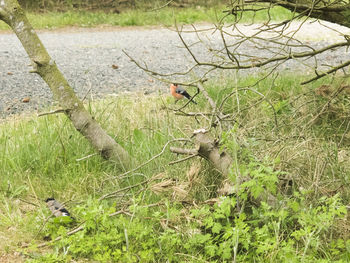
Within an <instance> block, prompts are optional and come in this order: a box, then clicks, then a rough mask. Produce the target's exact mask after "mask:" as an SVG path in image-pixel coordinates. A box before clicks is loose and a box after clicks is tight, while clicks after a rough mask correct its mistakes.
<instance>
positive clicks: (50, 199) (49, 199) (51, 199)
mask: <svg viewBox="0 0 350 263" xmlns="http://www.w3.org/2000/svg"><path fill="white" fill-rule="evenodd" d="M53 200H55V198H53V197H49V198H47V199H46V200H45V202H46V203H47V202H49V201H53Z"/></svg>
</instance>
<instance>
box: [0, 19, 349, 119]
mask: <svg viewBox="0 0 350 263" xmlns="http://www.w3.org/2000/svg"><path fill="white" fill-rule="evenodd" d="M204 27H208V25H202V26H200V28H204ZM255 27H256V26H247V27H243V26H242V30H245V32H247V33H248V34H251V33H253V32H254V30H253V28H255ZM297 27H298V24H295V25H294V26H293V27H291V30H293V28H297ZM338 29H339V28H338ZM339 30H344V28H340V29H339ZM298 34H299V35H298V37H299V38H300V39H302V40H305V41H307V42H308V43H312V45H313V46H316V47H321V46H324V45H326V44H328V43H333V42H337V41H341V40H343V38H342V37H341V36H339V34H338V33H337V32H331V31H329V30H327V29H325V28H323V29H321V27H320V25H318V24H317V23H314V24H308V25H306V27H305V29H303V30H302V31H301V32H300V33H298ZM202 36H205V38H204V39H205V41H206V42H207V43H209V42H210V43H211V44H212V45H213V46H215V47H218V48H220V47H222V41H221V40H220V36H219V34H217V33H214V34H213V32H207V33H203V34H202ZM39 37H40V39H41V40H42V42H43V44H44V45H45V47H46V48H47V50H48V52H49V54H50V55H51V56H52V57H53V59H54V60H55V61H56V63H57V65H58V66H59V68H60V69H61V70H62V72H63V74H64V75H65V76H66V77H67V79H68V80H69V82H70V83H71V85H72V86H73V88H74V89H75V91H76V92H77V93H78V95H79V96H80V97H84V96H86V94H88V97H89V96H93V97H95V98H96V97H101V96H106V95H111V94H118V93H121V92H128V91H130V92H134V91H143V92H147V93H149V92H154V91H158V90H161V91H165V90H166V89H167V85H164V84H163V83H161V82H159V81H153V80H152V79H151V77H149V76H148V75H147V74H145V73H144V72H143V71H142V70H141V69H139V68H137V67H136V66H135V64H134V63H132V62H131V61H130V59H128V58H127V57H126V56H125V55H124V54H123V52H122V50H123V49H124V50H126V51H127V52H128V53H129V54H131V55H132V56H133V57H135V58H137V59H139V60H142V61H145V62H147V65H148V66H149V67H150V68H152V69H154V70H156V71H160V72H163V73H170V72H174V71H183V70H186V69H187V68H189V67H190V65H191V64H192V63H193V60H192V58H191V57H190V56H189V54H188V53H187V52H186V51H185V50H184V49H183V47H182V45H181V42H180V40H179V38H178V36H177V34H176V32H174V31H171V30H169V29H164V28H127V29H121V28H102V29H101V28H98V29H68V30H58V31H51V32H40V33H39ZM185 38H186V40H188V41H189V42H191V43H195V42H196V41H197V38H196V35H195V34H191V33H187V34H185ZM241 48H242V49H243V50H244V51H246V52H248V53H249V52H251V54H252V55H257V54H258V53H259V54H264V50H260V51H259V50H254V47H253V46H249V45H247V46H244V47H241ZM193 49H194V50H195V52H196V54H197V55H198V57H200V58H202V59H208V58H209V59H211V57H210V56H209V54H208V52H206V51H205V49H203V45H202V44H197V45H194V46H193ZM346 56H347V58H349V52H348V51H346V50H345V49H342V50H338V51H334V52H333V53H328V54H325V55H324V56H323V59H326V60H327V62H329V60H332V61H334V62H340V61H344V59H345V58H346ZM293 63H294V62H290V63H287V64H285V65H284V68H285V69H289V70H290V69H292V68H295V65H296V64H293ZM29 64H30V61H29V59H28V57H27V55H26V53H25V51H24V49H23V47H22V46H21V44H20V42H19V41H18V39H17V38H16V36H15V35H14V34H10V33H2V34H0V117H1V116H6V115H9V114H12V113H18V112H22V111H26V110H33V109H34V110H37V109H41V107H43V106H46V105H49V104H51V103H53V100H52V97H51V93H50V91H49V89H48V87H47V86H46V84H45V83H44V82H43V81H42V80H41V79H40V77H39V76H37V75H36V74H31V73H29V70H30V69H31V67H30V66H29ZM112 65H117V66H118V68H117V69H114V68H113V67H112ZM293 65H294V66H293ZM298 65H300V64H298ZM298 67H299V68H300V66H298ZM256 71H257V69H255V70H252V71H250V72H251V73H254V72H256ZM26 97H29V98H30V101H29V102H28V103H24V102H22V100H23V98H26Z"/></svg>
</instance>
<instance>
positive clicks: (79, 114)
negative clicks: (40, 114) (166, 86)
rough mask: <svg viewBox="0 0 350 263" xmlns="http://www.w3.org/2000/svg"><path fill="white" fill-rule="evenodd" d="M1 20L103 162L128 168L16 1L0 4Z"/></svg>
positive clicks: (120, 151) (5, 0)
mask: <svg viewBox="0 0 350 263" xmlns="http://www.w3.org/2000/svg"><path fill="white" fill-rule="evenodd" d="M0 20H3V21H4V22H5V23H6V24H8V25H9V26H10V27H11V28H12V30H13V31H14V32H15V33H16V35H17V37H18V39H19V40H20V41H21V43H22V45H23V47H24V49H25V50H26V52H27V54H28V55H29V58H30V59H31V61H32V65H33V68H34V70H33V72H35V73H38V74H39V75H40V76H41V77H42V78H43V80H44V81H45V82H46V83H47V84H48V85H49V87H50V89H51V91H52V93H53V95H54V98H55V99H56V100H58V102H59V104H60V106H61V107H62V108H63V110H64V112H65V114H66V115H67V116H68V118H69V119H70V120H71V121H72V123H73V125H74V126H75V128H76V129H77V130H78V131H79V132H80V133H81V134H82V135H83V136H84V137H85V138H86V139H87V140H88V141H89V142H90V143H91V144H92V146H93V147H94V148H95V149H96V150H98V151H99V153H100V154H101V155H102V156H103V157H104V158H106V159H108V160H111V161H114V162H116V163H117V164H118V165H120V166H122V167H128V166H129V162H130V158H129V155H128V153H127V152H126V151H125V150H124V149H123V148H122V147H121V146H120V145H119V144H118V143H116V142H115V141H114V140H113V139H112V138H111V137H110V136H109V135H108V134H107V133H106V131H105V130H103V129H102V128H101V126H100V125H99V124H98V123H97V122H96V121H95V120H94V119H93V118H92V116H91V115H90V114H89V113H88V112H87V111H86V110H85V108H84V106H83V103H82V102H81V101H80V100H79V99H78V97H77V96H76V94H75V93H74V91H73V89H72V88H71V87H70V85H69V84H68V82H67V80H66V79H65V78H64V76H63V75H62V73H61V72H60V71H59V69H58V68H57V65H56V63H55V61H53V60H52V58H51V57H50V56H49V54H48V53H47V51H46V49H45V47H44V45H43V44H42V43H41V41H40V39H39V38H38V36H37V34H36V33H35V31H34V29H33V28H32V26H31V24H30V23H29V21H28V19H27V17H26V15H25V13H24V11H23V9H22V8H21V7H20V5H19V4H18V2H17V0H0Z"/></svg>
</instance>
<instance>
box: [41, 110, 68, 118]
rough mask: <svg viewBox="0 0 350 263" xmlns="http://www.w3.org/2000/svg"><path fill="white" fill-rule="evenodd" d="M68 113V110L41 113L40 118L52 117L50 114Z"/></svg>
mask: <svg viewBox="0 0 350 263" xmlns="http://www.w3.org/2000/svg"><path fill="white" fill-rule="evenodd" d="M66 111H67V110H64V109H58V110H54V111H49V112H43V113H39V114H38V117H41V116H45V115H50V114H56V113H65V112H66Z"/></svg>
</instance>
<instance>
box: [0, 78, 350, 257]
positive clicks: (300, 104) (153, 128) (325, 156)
mask: <svg viewBox="0 0 350 263" xmlns="http://www.w3.org/2000/svg"><path fill="white" fill-rule="evenodd" d="M257 80H258V77H241V78H239V81H238V82H235V81H232V79H228V78H225V79H224V78H222V79H219V80H216V81H213V82H210V83H207V84H206V88H207V90H208V92H209V94H210V95H211V96H212V97H213V98H214V99H215V100H216V101H217V102H220V101H222V100H223V98H225V96H227V95H228V94H229V93H231V92H232V91H234V90H236V91H237V93H233V95H232V96H231V97H229V98H228V99H227V100H226V103H225V104H224V111H225V113H231V114H234V118H233V119H232V120H231V121H229V122H223V126H221V127H217V128H216V129H214V128H213V129H212V131H211V132H212V134H213V135H214V134H215V133H216V132H219V131H220V128H222V129H223V130H224V131H225V132H224V133H223V134H222V143H223V145H224V148H225V150H226V151H227V152H228V153H229V154H231V155H232V156H233V158H234V156H236V158H237V159H236V161H237V166H236V167H234V170H236V169H238V170H239V171H240V173H241V174H242V175H250V176H251V177H252V179H251V180H250V181H248V182H246V183H244V184H242V185H241V187H242V188H241V191H242V192H238V193H237V195H235V196H234V197H231V198H223V199H221V201H220V202H221V205H214V206H208V205H207V204H205V203H203V201H205V200H208V199H210V198H213V197H216V196H217V194H216V191H217V189H218V188H219V186H220V182H221V180H222V179H223V178H222V176H221V175H219V174H218V173H217V172H215V171H214V170H213V169H212V168H211V167H210V165H209V164H208V163H207V162H206V161H204V160H200V159H197V158H194V159H191V160H189V161H185V162H180V163H178V164H175V165H168V164H169V163H170V162H172V161H174V160H177V159H180V158H182V156H176V155H174V154H172V153H170V151H169V150H166V151H165V152H164V154H163V155H161V156H160V157H159V158H157V159H155V160H154V161H152V162H151V163H149V164H148V165H146V166H144V167H142V168H141V169H139V170H137V171H135V172H133V173H130V174H128V175H127V176H124V177H121V178H118V179H116V180H115V179H113V180H112V179H109V178H110V177H118V175H120V174H121V173H123V172H124V171H120V170H118V169H117V168H115V167H114V166H113V164H111V163H109V162H106V161H104V160H103V159H102V158H100V157H99V156H97V155H95V156H91V157H89V158H86V159H84V160H79V159H81V158H82V157H85V156H88V155H90V154H92V153H94V150H93V149H92V148H91V147H90V145H89V144H88V143H87V142H86V141H85V139H84V138H82V136H81V135H80V134H79V133H78V132H77V131H75V129H74V128H73V127H72V125H71V124H70V122H69V121H68V120H67V118H66V117H65V116H64V115H48V116H44V117H36V116H31V115H29V116H23V117H16V118H9V119H8V120H5V121H3V122H2V123H1V124H0V153H1V154H0V174H1V180H0V200H1V202H0V203H1V205H0V244H1V245H0V255H1V254H2V253H5V254H6V253H7V254H6V255H11V254H13V253H14V251H16V250H19V251H21V252H22V253H23V255H25V258H26V259H28V260H30V262H70V261H72V260H76V261H78V262H79V260H82V261H83V260H84V259H88V262H93V261H98V262H110V261H120V262H134V261H137V260H141V261H143V262H155V261H157V262H164V261H166V260H168V259H171V260H172V261H174V262H178V261H186V262H204V261H215V260H216V261H220V259H223V258H224V259H227V260H230V261H232V257H233V254H232V251H233V247H232V246H233V244H235V242H239V246H238V248H239V249H238V250H237V259H239V261H240V262H243V261H245V262H252V261H254V260H255V261H256V262H261V261H263V260H264V261H266V260H268V261H269V262H315V260H317V261H318V262H346V260H348V259H349V253H348V252H347V249H346V247H347V246H349V245H350V244H349V242H348V241H347V240H348V237H349V233H348V227H347V225H348V221H347V218H346V217H345V214H346V209H345V205H346V204H348V202H349V201H350V196H349V191H348V189H347V185H348V184H347V182H348V181H349V174H350V165H349V163H348V162H347V159H348V156H350V139H349V136H348V134H347V130H348V126H349V125H350V123H349V119H348V116H349V113H350V112H349V104H350V100H349V97H348V95H347V93H344V92H342V93H339V94H338V96H336V97H335V98H334V99H333V100H331V102H330V104H329V105H328V104H327V103H328V100H329V98H327V97H323V96H320V95H318V94H316V93H315V89H316V88H317V87H319V85H321V84H324V83H326V84H328V83H331V85H332V91H333V92H335V91H336V89H337V88H338V87H339V85H340V84H341V82H340V80H338V81H336V82H332V80H331V79H323V80H320V81H318V82H315V83H313V84H310V85H308V86H305V87H304V86H300V84H299V83H300V82H301V77H298V76H280V77H278V78H277V79H275V80H274V81H272V79H266V80H264V81H262V82H259V84H257V85H253V84H254V83H255V82H256V81H257ZM253 90H256V91H259V92H260V93H262V94H264V95H265V96H266V99H262V97H261V96H260V95H259V94H257V93H255V92H253ZM190 92H191V93H193V92H194V91H192V90H191V91H190ZM196 101H198V102H199V105H191V106H190V107H191V108H189V109H187V111H191V112H193V111H200V112H208V111H209V108H208V105H207V104H206V103H205V99H204V98H203V97H202V96H201V95H200V96H199V97H197V98H196ZM179 103H182V102H179ZM179 103H178V104H177V105H176V106H179ZM165 105H166V106H168V107H175V105H174V104H173V100H172V99H171V98H168V97H166V96H164V95H162V96H158V97H144V96H137V95H135V96H133V97H132V98H131V97H118V98H113V99H106V100H104V101H101V102H94V103H89V104H87V105H86V107H87V109H88V110H89V111H91V113H92V114H93V115H94V116H95V118H96V119H97V120H98V121H99V122H100V123H101V125H102V126H103V127H104V128H105V129H106V130H107V131H108V133H109V134H110V135H111V136H113V137H115V138H116V140H117V141H118V142H120V143H121V144H122V145H123V147H124V148H125V149H126V150H127V151H128V152H129V153H130V154H131V155H132V157H133V167H136V166H137V165H139V164H141V163H143V162H145V161H147V160H148V159H149V158H151V157H152V156H154V155H156V154H158V153H159V152H161V150H162V149H163V146H164V145H165V143H166V142H168V141H169V140H171V139H174V138H190V136H191V134H192V131H193V130H194V129H198V128H203V127H206V126H207V125H208V121H207V119H206V118H202V117H198V118H197V121H196V120H194V119H191V118H189V117H184V116H179V115H175V114H174V113H173V112H172V111H171V110H168V109H167V108H166V107H165ZM325 105H328V106H327V107H325ZM126 113H127V114H126ZM275 118H276V119H277V125H276V123H275ZM172 146H180V147H186V148H191V147H192V145H191V144H189V143H187V144H182V143H174V144H172ZM230 176H231V177H230V178H231V180H235V177H236V175H235V173H232V174H231V175H230ZM155 177H157V178H158V179H156V180H154V181H152V182H150V183H148V184H144V185H142V186H138V187H135V188H132V189H131V190H130V191H125V192H121V194H120V195H118V196H116V197H113V198H111V199H108V200H105V201H103V202H98V198H99V197H101V196H103V195H104V194H106V193H110V192H113V191H116V190H118V189H121V188H123V187H127V186H131V185H135V184H137V183H140V182H142V181H144V180H145V179H150V178H155ZM277 177H279V178H280V179H281V181H282V182H285V184H286V185H283V184H276V179H277ZM282 178H284V179H282ZM106 179H107V180H106ZM288 180H290V181H288ZM290 182H292V186H289V187H286V186H288V185H289V184H290ZM266 192H268V193H270V194H272V195H273V196H275V198H277V199H278V200H279V202H278V204H277V205H276V204H275V205H271V204H270V203H269V202H268V201H267V200H265V199H264V198H265V197H264V193H266ZM247 193H251V195H252V196H254V195H258V196H260V195H261V198H262V200H265V202H261V203H260V204H258V205H257V204H254V202H252V201H251V200H249V199H247V198H248V197H247V195H246V194H247ZM50 196H55V197H56V198H57V199H58V200H60V201H68V203H67V207H68V208H69V210H70V211H71V212H72V214H73V215H74V216H75V217H76V218H77V219H78V221H79V222H85V223H84V224H83V225H84V226H85V230H84V231H81V232H79V233H77V234H75V235H72V236H70V237H65V238H63V239H62V240H61V241H59V242H55V243H54V245H53V246H50V247H49V248H45V249H36V248H35V244H39V243H41V242H43V238H44V237H45V236H47V235H50V236H51V237H52V238H54V237H56V236H58V235H60V234H64V233H65V232H66V231H68V230H69V229H71V227H70V226H63V225H60V224H59V223H57V222H55V221H53V220H52V219H50V220H48V221H47V222H46V221H45V220H46V218H47V217H48V216H49V215H50V212H49V211H48V209H47V208H46V206H45V204H44V202H43V201H42V200H44V199H45V198H47V197H50ZM181 200H186V202H184V203H182V202H181ZM238 200H239V204H237V202H238ZM237 205H239V206H240V207H241V205H243V208H242V209H244V210H241V211H240V212H239V211H237V210H236V209H237ZM115 211H125V214H123V213H122V214H120V215H118V216H114V217H109V214H110V213H113V212H115ZM242 211H243V212H242ZM44 222H45V224H44ZM67 229H68V230H67ZM234 229H239V231H240V232H239V238H238V239H236V237H235V235H236V234H237V233H236V232H232V231H233V230H234ZM235 233H236V234H235ZM127 240H128V241H127ZM237 240H238V241H237ZM23 243H30V244H33V245H34V246H32V247H30V248H29V249H20V248H19V244H23ZM68 247H69V249H68ZM67 249H68V252H65V251H67ZM112 259H113V260H112ZM18 260H19V259H18ZM291 260H292V261H291ZM322 260H323V261H322ZM337 260H344V261H337Z"/></svg>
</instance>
